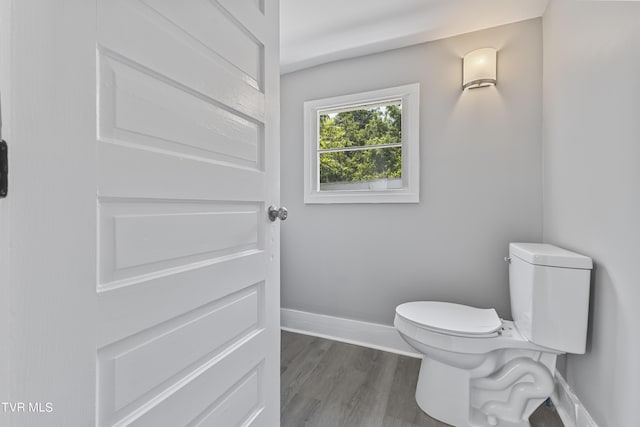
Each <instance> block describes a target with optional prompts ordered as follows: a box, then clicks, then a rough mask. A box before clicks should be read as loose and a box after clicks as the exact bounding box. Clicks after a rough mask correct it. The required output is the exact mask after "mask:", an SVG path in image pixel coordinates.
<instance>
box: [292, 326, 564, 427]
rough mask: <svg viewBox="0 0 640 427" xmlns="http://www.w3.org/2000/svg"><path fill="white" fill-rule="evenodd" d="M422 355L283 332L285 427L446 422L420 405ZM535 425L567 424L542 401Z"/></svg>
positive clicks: (423, 426)
mask: <svg viewBox="0 0 640 427" xmlns="http://www.w3.org/2000/svg"><path fill="white" fill-rule="evenodd" d="M419 369H420V360H418V359H414V358H411V357H406V356H400V355H397V354H393V353H387V352H384V351H380V350H373V349H370V348H366V347H359V346H356V345H351V344H345V343H341V342H337V341H331V340H327V339H323V338H317V337H312V336H308V335H300V334H294V333H291V332H284V331H283V332H282V353H281V368H280V377H281V392H280V394H281V405H282V411H281V414H282V420H281V426H282V427H312V426H313V427H446V426H447V424H444V423H441V422H439V421H436V420H434V419H433V418H431V417H429V416H428V415H426V414H425V413H424V412H422V411H421V410H420V408H418V405H417V404H416V401H415V398H414V393H415V387H416V381H417V380H418V370H419ZM530 421H531V426H532V427H562V426H563V424H562V422H561V421H560V418H559V417H558V415H557V413H556V412H555V409H554V408H552V407H551V408H550V407H546V406H545V405H542V406H541V407H540V408H538V409H537V410H536V412H534V414H533V415H532V416H531V419H530Z"/></svg>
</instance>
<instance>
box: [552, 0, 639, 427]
mask: <svg viewBox="0 0 640 427" xmlns="http://www.w3.org/2000/svg"><path fill="white" fill-rule="evenodd" d="M543 22H544V25H543V27H544V82H545V83H544V90H543V93H544V125H543V134H544V143H543V148H544V160H543V163H544V240H545V241H546V242H549V243H554V244H558V245H560V246H564V247H567V248H569V249H574V250H576V251H578V252H582V253H584V254H586V255H590V256H591V257H593V259H594V261H595V263H596V265H597V268H596V270H595V272H594V274H593V283H592V291H591V292H592V293H591V297H592V307H591V319H590V322H591V323H590V333H589V344H588V347H587V354H586V355H570V356H568V358H567V361H566V377H567V380H568V382H569V384H570V385H571V386H572V387H573V388H574V389H575V391H576V393H577V395H578V397H579V398H580V399H581V401H582V402H583V403H584V404H585V406H586V408H587V410H588V411H589V412H590V413H591V415H592V416H593V417H594V419H595V421H596V422H597V423H598V425H599V426H601V427H604V426H610V427H623V426H624V427H626V426H637V425H639V422H640V421H638V403H640V364H639V361H640V331H639V329H638V328H639V327H640V275H639V274H638V266H639V265H640V246H639V245H640V2H608V1H602V2H586V1H577V2H576V1H573V0H562V1H556V0H554V1H552V2H551V3H550V6H549V9H548V10H547V12H546V13H545V15H544V18H543Z"/></svg>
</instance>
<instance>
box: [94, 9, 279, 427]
mask: <svg viewBox="0 0 640 427" xmlns="http://www.w3.org/2000/svg"><path fill="white" fill-rule="evenodd" d="M187 5H188V6H187ZM187 5H185V4H182V3H180V4H178V3H176V2H175V1H172V0H130V1H124V0H116V1H113V0H99V1H98V40H97V44H98V46H99V47H98V61H99V63H100V68H99V69H100V75H99V93H98V99H99V109H98V121H99V123H100V124H99V129H100V132H99V136H98V150H97V165H98V168H97V179H98V181H97V192H98V218H99V219H98V223H99V224H100V226H99V230H100V232H99V235H98V270H99V274H100V276H99V278H100V281H99V284H98V292H99V302H98V303H99V306H100V308H101V310H100V311H101V312H108V311H109V308H108V307H107V306H103V304H102V301H104V296H105V295H106V294H110V293H113V294H114V295H112V296H111V298H110V299H111V300H112V301H111V302H110V303H109V306H110V307H114V305H117V306H119V305H120V304H121V303H125V302H124V301H120V300H125V299H127V293H126V292H122V290H123V288H126V287H139V286H142V284H145V285H146V286H145V290H146V292H145V294H147V295H146V298H145V299H147V300H152V301H154V304H156V305H158V306H167V307H174V306H175V305H174V300H173V299H172V298H169V295H168V294H164V293H161V288H160V287H158V286H154V285H153V284H149V283H148V282H160V281H163V282H164V287H165V288H167V287H169V288H170V287H175V288H182V286H183V283H184V281H183V278H184V277H185V273H187V272H190V273H195V274H197V271H198V270H201V269H203V268H206V267H209V266H211V264H212V263H215V264H218V266H219V267H220V264H222V265H224V264H229V263H231V261H233V260H235V259H238V258H245V260H246V264H248V265H247V266H246V268H248V269H250V270H253V271H255V272H256V273H257V274H256V276H257V277H255V279H256V280H259V281H257V282H256V281H254V282H249V283H247V282H245V280H243V279H244V278H245V275H244V274H242V273H241V272H240V271H233V270H232V271H231V273H230V274H229V272H227V274H224V273H223V272H221V271H220V269H219V268H218V269H211V268H209V269H207V270H208V272H209V274H208V275H207V281H208V283H207V284H206V285H205V286H209V287H211V288H217V287H225V285H224V283H225V282H226V281H230V282H231V283H240V284H241V285H240V286H236V287H232V288H229V287H228V286H226V288H227V291H226V292H225V293H221V294H219V295H216V297H215V298H214V299H212V295H211V292H210V291H207V290H202V291H201V292H200V295H199V298H198V303H199V304H198V305H197V306H195V307H193V306H190V307H189V308H187V309H183V310H181V311H173V312H171V315H172V317H166V314H168V311H169V310H167V311H164V313H166V314H165V316H162V313H163V312H162V311H158V312H156V316H155V317H154V319H153V320H151V319H150V318H149V317H148V316H145V315H141V314H140V313H138V312H137V311H133V312H129V313H128V314H129V315H130V316H133V318H140V317H142V318H145V317H146V319H144V320H145V321H144V322H142V323H144V324H145V328H144V329H142V330H140V331H136V332H135V335H125V334H122V332H120V333H118V331H119V330H118V328H117V327H115V326H114V325H112V324H110V323H103V324H102V327H103V328H105V329H107V330H110V329H112V330H113V331H105V332H103V333H102V334H101V335H110V336H111V340H112V342H110V343H109V345H107V346H102V347H100V348H99V349H98V371H99V377H98V378H99V380H98V388H97V396H98V397H97V398H98V420H99V425H100V426H103V425H104V426H110V425H121V424H122V425H127V424H129V423H131V425H150V426H158V425H167V426H178V425H186V424H187V423H189V422H191V421H193V420H195V419H196V418H198V417H200V418H202V420H206V419H209V420H213V419H214V418H215V416H217V415H215V414H220V415H219V416H223V415H222V414H227V413H229V415H228V416H229V417H232V418H233V417H235V418H237V419H239V420H241V421H243V422H244V421H246V420H247V417H248V416H251V415H252V414H253V415H256V414H257V413H258V412H260V411H261V410H262V405H263V402H262V398H261V396H262V395H263V387H264V385H263V382H264V380H263V375H262V374H261V371H262V370H263V369H264V363H265V359H266V354H265V351H264V350H260V349H261V348H264V347H265V345H264V340H265V339H266V334H264V333H263V331H264V328H265V324H264V319H263V316H264V312H265V298H264V292H265V284H264V279H265V278H266V275H267V272H266V264H265V263H264V262H263V260H262V258H256V257H252V256H251V255H255V254H263V252H264V251H265V239H264V238H263V237H262V236H263V235H264V233H265V230H264V228H265V227H266V226H267V224H266V222H265V218H266V215H265V213H264V208H263V206H264V203H265V196H266V185H265V182H266V178H265V172H264V159H263V158H262V155H263V153H264V143H265V141H264V126H265V123H264V122H265V120H264V118H265V112H264V108H265V101H264V93H263V92H262V81H261V80H262V74H263V66H264V65H263V59H262V58H263V54H262V49H263V47H262V44H261V43H260V42H258V41H257V39H256V38H255V37H254V36H252V35H251V34H250V32H249V31H248V30H247V29H246V28H244V27H242V26H241V24H240V21H239V20H237V19H236V18H234V17H233V15H232V14H231V13H229V12H228V11H226V10H225V9H224V8H223V7H222V6H221V5H220V4H218V3H216V2H214V1H204V0H193V1H190V2H188V4H187ZM116 23H117V25H116ZM123 23H124V25H123ZM136 40H144V43H136V42H135V41H136ZM229 40H233V43H229V42H228V41H229ZM140 165H145V167H144V168H141V167H140ZM239 202H241V203H239ZM194 270H195V271H194ZM215 273H218V274H215ZM247 285H248V286H247ZM198 290H199V288H198V287H193V288H192V289H191V290H190V291H191V292H194V291H195V292H197V291H198ZM183 291H184V290H183ZM230 292H233V293H230ZM154 294H155V295H154ZM112 309H114V311H115V312H117V313H118V317H120V318H123V317H122V316H123V314H125V313H124V312H123V311H122V310H121V309H120V308H112ZM139 309H142V307H139ZM123 319H124V320H125V322H127V323H134V322H135V320H134V319H132V318H126V317H124V318H123ZM246 348H253V349H252V350H251V351H247V350H246ZM248 379H251V381H247V380H248ZM236 389H237V390H236ZM236 392H240V393H242V394H248V395H249V396H256V398H255V399H253V400H254V402H253V404H250V405H248V406H246V407H244V406H239V407H238V406H237V404H234V405H232V404H231V402H232V400H233V399H234V394H235V393H236ZM226 400H228V401H229V403H228V405H230V406H229V408H237V409H236V410H235V411H232V410H231V409H229V410H223V408H222V406H221V405H222V402H223V401H226ZM240 408H244V409H240ZM238 411H239V412H238ZM208 412H211V414H208V415H207V414H205V413H208ZM224 416H227V415H224ZM212 417H213V418H212ZM194 422H195V421H194ZM203 422H204V421H203ZM218 422H219V423H220V425H227V424H225V423H223V422H222V421H221V420H220V421H218ZM160 423H162V424H160Z"/></svg>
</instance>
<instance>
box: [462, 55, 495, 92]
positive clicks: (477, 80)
mask: <svg viewBox="0 0 640 427" xmlns="http://www.w3.org/2000/svg"><path fill="white" fill-rule="evenodd" d="M497 56H498V52H497V51H496V50H495V49H494V48H492V47H485V48H482V49H476V50H474V51H471V52H469V53H467V54H466V55H465V56H464V58H463V59H462V89H463V90H464V89H466V88H470V89H473V88H477V87H484V86H491V85H495V84H496V62H497V61H496V59H497Z"/></svg>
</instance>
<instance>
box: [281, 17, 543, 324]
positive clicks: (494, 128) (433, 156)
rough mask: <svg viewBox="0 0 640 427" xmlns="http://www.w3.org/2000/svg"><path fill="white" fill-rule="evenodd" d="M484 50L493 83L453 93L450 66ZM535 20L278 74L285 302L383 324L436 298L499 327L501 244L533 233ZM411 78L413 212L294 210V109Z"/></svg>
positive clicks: (299, 167)
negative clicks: (481, 314)
mask: <svg viewBox="0 0 640 427" xmlns="http://www.w3.org/2000/svg"><path fill="white" fill-rule="evenodd" d="M487 46H493V47H496V48H498V49H499V53H498V86H497V87H495V88H483V89H476V90H472V91H466V92H462V90H461V87H460V85H461V82H460V80H461V59H460V58H461V57H462V56H463V55H464V54H465V53H466V52H468V51H470V50H473V49H476V48H480V47H487ZM541 59H542V28H541V20H540V19H535V20H530V21H524V22H521V23H516V24H511V25H506V26H502V27H497V28H492V29H489V30H484V31H480V32H475V33H470V34H466V35H463V36H458V37H453V38H448V39H444V40H440V41H435V42H431V43H426V44H421V45H416V46H412V47H408V48H404V49H397V50H392V51H388V52H384V53H381V54H376V55H370V56H365V57H360V58H355V59H349V60H344V61H339V62H334V63H330V64H326V65H321V66H317V67H314V68H310V69H307V70H303V71H299V72H295V73H291V74H287V75H284V76H283V77H282V91H281V95H282V96H281V103H282V110H281V111H282V147H281V149H282V154H281V156H282V159H281V160H282V176H281V177H282V204H283V205H285V206H287V207H288V208H289V211H290V213H291V215H290V217H289V219H288V220H287V222H286V223H284V224H283V227H282V307H283V308H292V309H298V310H304V311H309V312H314V313H321V314H328V315H333V316H339V317H345V318H351V319H358V320H365V321H371V322H377V323H384V324H391V322H392V320H393V315H394V308H395V306H396V305H397V304H399V303H402V302H405V301H411V300H420V299H428V300H446V301H452V302H458V303H462V304H472V305H475V306H479V307H495V308H496V309H497V310H498V312H499V314H500V315H501V316H505V317H508V318H510V313H509V297H508V284H507V268H506V265H505V263H504V261H503V257H504V256H505V255H506V254H507V245H508V243H509V242H511V241H531V242H537V241H540V240H541V238H542V210H541V206H542V203H541V202H542V188H541V187H542V184H541V139H542V136H541V120H542V111H541V105H542V99H541V94H542V62H541ZM414 82H419V83H420V85H421V99H420V102H421V112H420V115H421V126H420V150H421V152H420V163H421V184H420V185H421V188H420V197H421V202H420V203H419V204H379V205H304V204H303V143H304V138H303V102H304V101H307V100H312V99H318V98H325V97H330V96H336V95H343V94H348V93H354V92H361V91H367V90H373V89H380V88H385V87H391V86H397V85H402V84H408V83H414Z"/></svg>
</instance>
